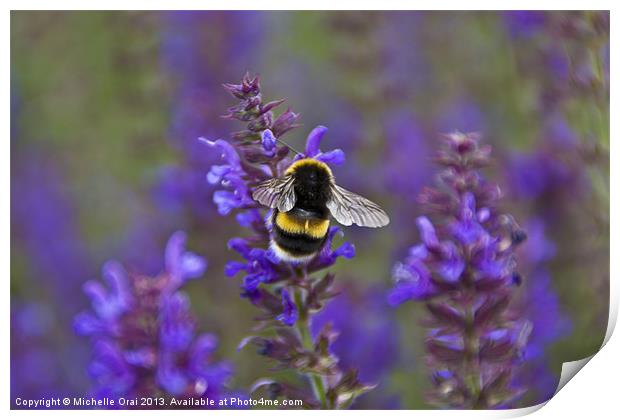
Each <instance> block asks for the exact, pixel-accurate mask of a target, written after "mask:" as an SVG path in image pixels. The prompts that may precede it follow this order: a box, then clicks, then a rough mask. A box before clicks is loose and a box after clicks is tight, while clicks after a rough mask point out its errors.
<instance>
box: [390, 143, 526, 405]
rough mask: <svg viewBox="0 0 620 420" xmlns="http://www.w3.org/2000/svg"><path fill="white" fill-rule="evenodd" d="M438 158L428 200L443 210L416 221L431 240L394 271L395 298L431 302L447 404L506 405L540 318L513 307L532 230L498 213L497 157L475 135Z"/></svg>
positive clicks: (439, 397) (434, 347)
mask: <svg viewBox="0 0 620 420" xmlns="http://www.w3.org/2000/svg"><path fill="white" fill-rule="evenodd" d="M446 140H447V141H446V145H445V147H444V148H443V149H442V150H441V151H440V153H439V154H438V156H437V159H436V160H437V162H438V163H439V164H440V165H442V166H443V170H442V172H441V173H440V174H439V180H440V186H439V188H438V189H436V190H435V189H425V190H424V191H423V192H422V194H421V195H420V202H421V203H422V204H423V205H424V206H426V207H427V208H428V209H429V211H430V212H431V213H433V214H434V215H435V216H436V219H437V222H436V223H433V222H431V221H430V220H429V219H428V218H427V217H425V216H422V217H419V218H418V220H417V223H418V228H419V231H420V237H421V239H422V243H421V244H419V245H416V246H415V247H413V248H411V250H410V252H409V256H408V257H407V258H406V259H405V261H404V263H397V264H396V266H395V268H394V280H395V281H396V286H395V288H394V289H393V291H392V293H391V294H390V295H389V297H388V300H389V302H390V303H391V304H393V305H397V304H401V303H403V302H404V301H406V300H409V299H414V300H421V301H425V302H426V307H427V309H428V313H429V318H428V321H427V322H426V323H425V325H427V326H428V327H429V330H428V333H427V340H426V351H427V356H428V363H429V366H430V367H431V369H432V370H433V384H434V389H433V392H432V394H431V395H430V396H429V402H431V403H432V404H435V405H438V406H441V407H454V408H501V407H506V406H510V405H511V404H512V403H513V402H514V401H515V400H516V399H517V398H519V397H520V395H522V393H523V390H522V389H520V388H518V387H517V386H516V382H515V380H514V376H515V373H516V372H517V371H518V366H519V365H520V364H521V363H522V361H523V353H524V349H525V346H526V344H527V340H528V336H529V334H530V331H531V328H532V326H531V324H530V323H529V322H528V321H525V320H524V318H522V317H521V316H518V314H516V313H513V311H512V310H510V309H509V303H510V301H511V299H512V297H513V295H514V285H513V277H514V275H515V274H514V273H515V262H514V256H513V252H514V249H515V247H516V245H518V243H519V242H521V241H520V240H518V241H517V240H516V238H519V239H520V238H522V237H523V236H524V235H523V234H521V233H519V231H520V228H519V227H518V226H517V225H516V223H514V222H512V220H513V219H512V217H511V216H507V215H500V214H498V213H497V209H496V208H497V199H498V198H499V190H498V187H497V186H496V185H495V184H492V183H490V182H487V181H486V180H484V178H483V177H482V175H481V174H480V172H479V170H480V168H481V167H483V166H485V165H486V164H487V163H488V161H489V158H490V148H489V147H485V146H480V145H479V143H478V138H477V136H476V135H474V134H462V133H458V132H457V133H453V134H451V135H449V136H447V139H446Z"/></svg>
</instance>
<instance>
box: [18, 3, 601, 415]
mask: <svg viewBox="0 0 620 420" xmlns="http://www.w3.org/2000/svg"><path fill="white" fill-rule="evenodd" d="M246 71H250V72H251V73H258V74H260V75H261V80H262V87H263V92H264V93H265V95H266V96H267V98H266V99H267V100H271V99H278V98H282V97H284V98H287V100H288V102H287V103H288V105H289V106H291V107H292V108H293V109H294V110H295V111H297V112H300V113H301V114H302V122H303V124H304V125H303V127H302V128H300V129H298V130H296V131H294V132H293V133H292V134H291V135H289V136H288V141H289V142H290V143H292V144H293V145H295V146H297V148H301V147H302V145H303V141H304V138H305V135H306V134H307V132H309V131H310V129H312V128H313V127H314V126H315V125H318V124H322V125H325V126H327V127H328V128H329V132H328V134H327V136H326V139H325V140H324V142H325V145H326V146H325V147H326V148H329V149H331V148H335V147H338V148H342V149H343V150H344V151H345V153H346V155H347V163H346V164H345V165H344V166H342V167H339V168H337V169H336V170H335V171H336V176H337V177H338V179H339V183H340V184H341V185H344V186H346V187H347V188H349V189H351V190H354V191H356V192H359V193H361V194H364V195H366V196H368V197H372V198H373V199H374V200H375V201H378V202H379V203H382V205H383V206H384V207H385V208H386V209H387V210H388V213H390V214H391V215H392V223H391V224H390V226H389V227H388V228H386V229H383V230H379V231H374V230H373V231H369V230H363V229H355V228H351V229H346V237H347V239H348V240H351V241H352V242H354V243H355V244H356V247H357V251H358V253H357V255H358V256H357V257H356V258H355V259H354V260H351V261H344V262H340V263H339V264H337V266H336V273H337V276H338V277H337V282H338V283H339V284H340V286H339V287H340V288H341V290H342V295H340V296H339V297H337V298H336V299H335V301H334V302H333V303H332V304H331V305H330V306H329V307H327V308H326V310H325V311H324V313H322V314H321V315H320V318H321V320H320V322H323V321H324V320H330V319H331V320H333V321H334V322H335V324H336V327H337V329H339V330H341V331H342V335H341V337H340V339H339V343H340V344H337V348H336V353H337V354H338V356H339V357H340V358H341V360H342V361H343V363H345V364H346V365H350V366H355V365H357V366H360V370H361V376H362V379H365V380H368V381H376V382H379V383H380V386H379V388H378V389H377V390H375V391H373V392H372V393H370V394H368V395H367V396H365V397H363V398H362V399H360V400H359V401H358V402H357V407H359V408H406V409H415V408H427V405H426V403H425V401H424V393H425V390H426V389H427V388H428V385H429V382H428V378H427V371H426V370H425V366H424V354H423V336H424V331H423V328H422V327H420V326H419V324H418V322H419V320H420V318H421V316H422V314H423V307H422V305H420V304H408V305H403V306H402V307H399V308H398V309H394V308H390V307H388V306H387V304H386V301H385V294H386V291H387V290H388V289H389V288H390V287H391V285H392V281H391V279H390V277H391V275H390V271H391V267H392V265H393V264H394V262H395V261H396V260H398V259H402V257H403V256H404V255H405V254H406V250H407V248H408V247H409V246H410V245H412V244H413V243H415V242H416V241H417V239H418V238H417V235H418V234H417V229H416V227H415V218H416V216H418V215H419V212H420V210H419V207H418V205H417V204H416V196H417V194H418V192H419V191H420V189H421V188H422V186H423V185H425V184H428V183H431V182H433V179H434V167H433V163H432V160H431V158H432V156H433V153H434V151H435V150H436V149H437V147H438V144H439V143H438V142H439V141H440V135H439V134H440V133H445V132H449V131H452V130H455V129H458V130H460V131H479V132H481V133H482V135H483V139H484V141H485V142H487V143H489V144H491V145H492V146H493V148H494V156H495V162H494V165H493V166H492V167H491V168H490V169H489V171H488V176H489V177H491V178H493V179H494V180H496V181H498V182H499V183H500V184H501V185H502V187H503V190H504V193H505V196H506V200H505V201H504V206H505V209H506V210H507V211H509V212H510V213H511V214H513V215H514V216H515V217H516V218H517V220H519V222H520V223H521V224H522V226H524V227H525V229H526V230H527V231H528V235H529V239H528V241H527V243H526V245H525V246H524V248H523V252H522V253H521V254H520V256H519V264H520V267H521V268H520V270H521V273H522V275H523V277H524V282H523V284H522V285H521V287H520V292H519V293H520V300H521V302H522V305H523V308H524V310H525V312H526V313H527V315H528V317H529V318H530V319H531V320H532V322H533V323H534V331H533V335H532V340H531V342H530V345H529V347H528V356H527V362H526V363H525V365H524V367H523V369H521V376H522V378H521V380H522V381H524V382H525V383H527V384H529V385H528V388H529V392H528V393H527V394H526V396H525V398H524V399H523V400H522V402H521V403H520V404H521V405H529V404H533V403H535V402H539V401H542V400H543V399H544V398H546V397H548V396H549V395H550V393H552V392H553V390H554V389H555V386H556V384H557V381H558V377H559V372H560V369H561V364H562V362H564V361H568V360H574V359H580V358H583V357H585V356H587V355H590V354H592V353H594V352H595V351H597V350H598V348H599V346H600V345H601V343H602V339H603V337H604V333H605V329H606V325H607V316H608V302H609V14H608V13H607V12H548V13H547V12H206V11H205V12H166V13H159V12H13V13H12V14H11V73H12V74H11V88H12V89H11V104H12V106H11V122H12V125H11V250H12V253H11V393H12V396H11V397H12V400H14V398H15V397H18V396H21V397H23V398H24V397H25V398H37V397H42V396H64V395H67V396H82V395H86V394H87V392H88V390H89V388H90V380H89V377H88V374H87V366H88V362H89V359H90V348H89V343H88V341H87V340H86V339H84V338H80V337H77V336H75V334H74V332H73V329H72V319H73V317H74V316H75V314H76V313H78V312H79V311H82V310H84V309H86V308H88V306H89V302H88V300H87V299H86V297H85V296H84V294H83V292H82V288H81V287H82V284H83V283H84V282H85V281H86V280H88V279H91V278H96V277H98V276H99V272H100V271H99V270H100V267H101V265H102V264H103V263H104V262H105V261H107V260H109V259H112V258H113V259H117V260H120V261H122V262H123V263H124V264H126V265H127V266H128V267H131V268H132V269H135V270H139V271H142V272H144V273H150V274H156V273H157V272H158V271H160V270H161V268H162V265H163V248H164V246H165V242H166V240H167V238H168V237H169V235H170V234H171V233H172V232H174V231H175V230H178V229H182V230H185V231H186V232H187V233H188V237H189V245H190V249H192V250H194V251H195V252H197V253H199V254H201V255H204V256H205V257H206V258H207V259H208V260H209V269H208V271H207V273H206V274H205V276H204V277H203V278H201V279H199V280H197V281H193V282H192V283H190V284H189V285H188V287H187V290H188V291H189V293H190V296H191V302H192V310H193V312H194V313H195V315H196V316H197V317H198V319H199V324H198V325H199V330H200V331H210V332H213V333H215V334H216V335H217V336H218V337H219V338H220V345H219V347H218V357H220V358H222V359H227V360H229V361H231V362H232V363H233V365H234V367H235V374H234V379H233V382H232V383H231V387H232V388H235V389H241V390H247V389H248V387H249V386H250V385H251V384H252V382H254V380H256V379H257V378H260V377H264V376H269V375H272V372H271V371H270V366H268V365H267V364H266V363H265V361H264V359H263V358H261V357H260V356H258V355H256V354H255V353H254V352H253V351H252V350H249V349H246V350H242V351H240V352H237V351H236V347H237V344H238V343H239V341H240V340H241V339H242V338H243V337H244V336H246V335H248V333H249V332H250V329H251V327H252V324H253V321H252V318H253V316H255V315H256V311H255V309H254V308H253V307H252V306H251V305H249V304H248V302H247V301H245V300H242V299H240V298H239V281H240V280H239V279H238V278H234V279H231V278H227V277H226V276H225V275H224V270H223V267H224V264H225V262H226V261H227V260H229V259H234V258H235V257H234V255H233V253H232V252H231V251H229V250H228V249H227V247H226V242H227V240H228V239H229V238H230V237H233V236H236V235H238V234H239V233H240V232H239V229H240V228H239V227H238V226H237V225H236V223H235V222H234V220H233V219H232V218H228V219H226V218H222V217H220V216H219V215H218V214H217V212H216V208H215V206H214V204H213V203H212V201H211V195H212V187H211V186H210V185H208V184H207V183H206V181H205V174H206V172H207V171H208V169H209V166H210V165H211V164H213V163H216V162H217V160H218V156H217V153H215V152H213V151H212V150H211V149H207V148H205V147H201V145H199V144H198V142H197V141H196V138H197V137H198V136H205V137H207V138H212V139H215V138H219V137H224V138H225V137H226V136H227V135H228V133H230V132H231V131H236V130H238V129H240V128H239V126H238V125H237V124H235V122H232V121H228V120H223V119H221V118H220V117H219V116H220V115H223V114H224V113H225V111H226V109H227V107H228V106H231V105H232V104H233V103H234V100H232V98H230V97H229V96H228V95H227V93H226V92H225V91H224V90H223V89H222V88H221V83H224V82H238V80H240V78H241V76H242V75H243V74H244V73H245V72H246Z"/></svg>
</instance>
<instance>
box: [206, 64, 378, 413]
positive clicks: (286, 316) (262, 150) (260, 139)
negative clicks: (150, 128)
mask: <svg viewBox="0 0 620 420" xmlns="http://www.w3.org/2000/svg"><path fill="white" fill-rule="evenodd" d="M224 88H225V89H226V90H227V91H228V92H230V94H231V95H232V96H233V97H234V98H236V99H237V100H238V101H239V102H238V103H237V105H235V106H233V107H231V108H230V109H229V110H228V114H227V115H225V117H226V118H230V119H235V120H238V121H241V122H243V123H244V124H245V125H246V128H245V129H244V130H242V131H238V132H235V133H233V134H232V138H231V139H230V140H221V139H220V140H215V141H211V140H207V139H204V138H201V139H200V140H201V141H202V142H204V143H205V144H206V145H208V146H209V147H211V148H215V149H216V150H217V151H218V152H219V153H220V154H221V157H222V160H223V164H221V165H214V166H212V168H211V170H210V171H209V173H208V174H207V180H208V182H210V183H211V184H214V185H219V186H221V187H222V189H221V190H218V191H216V192H215V193H214V196H213V201H214V203H215V204H216V205H217V208H218V211H219V213H220V214H222V215H227V214H229V213H231V212H233V211H234V212H235V213H236V214H235V217H236V220H237V222H238V223H239V224H240V225H241V226H242V227H245V228H247V229H248V230H249V232H250V233H249V234H248V236H246V237H243V238H233V239H231V240H230V241H229V242H228V247H229V248H230V249H232V250H234V251H235V252H237V253H238V254H239V255H240V256H241V258H242V261H236V260H235V261H230V262H229V263H228V264H227V265H226V274H227V275H228V276H235V275H236V274H238V273H240V272H243V273H244V278H243V284H242V293H241V296H242V297H243V298H246V299H248V300H249V301H250V302H251V303H252V304H253V305H255V306H256V307H258V308H259V309H260V310H261V315H260V316H258V317H257V319H256V320H257V325H256V328H255V330H256V331H257V334H256V335H253V336H250V337H247V338H245V339H244V340H243V341H242V343H241V344H240V346H239V347H240V349H241V348H243V347H244V346H246V345H247V344H252V345H254V346H255V347H256V349H257V352H258V353H259V354H261V355H264V356H266V357H268V358H270V359H273V360H274V361H275V362H276V363H275V366H276V368H281V369H292V370H295V371H297V372H298V373H300V374H302V375H305V376H307V377H308V379H309V382H310V385H311V389H312V392H309V391H308V390H305V389H303V388H300V387H298V386H295V385H291V384H285V383H277V382H274V381H272V380H270V379H265V380H262V379H261V380H259V381H258V382H257V383H256V386H255V387H254V388H255V389H265V390H266V391H267V392H268V393H269V395H270V396H271V397H272V398H275V397H278V396H283V397H287V398H300V397H302V399H303V400H304V401H305V404H306V406H307V407H322V408H346V407H348V406H349V405H350V404H351V403H352V402H353V400H354V399H355V398H356V397H357V396H358V395H360V394H361V393H363V392H366V391H367V390H369V389H370V388H372V387H371V386H369V385H365V384H362V383H361V382H360V381H359V379H358V377H357V373H356V371H355V370H350V371H347V372H342V371H341V370H340V369H339V368H338V359H337V358H336V356H335V355H333V354H332V353H331V351H330V347H331V343H332V342H333V341H334V340H335V339H336V337H337V335H338V334H337V333H336V332H335V331H333V330H332V329H331V326H330V325H329V324H327V325H326V326H325V327H324V328H323V329H322V330H321V331H319V332H318V334H316V335H315V336H313V335H312V334H311V332H310V323H311V319H312V316H313V314H315V313H316V312H317V311H319V310H320V309H321V308H322V307H323V306H324V305H325V303H326V302H327V301H328V300H329V299H330V298H331V297H333V296H334V295H335V292H334V291H333V289H332V285H333V280H334V277H333V275H331V274H329V273H327V274H324V275H319V276H317V275H316V273H317V272H318V271H319V270H323V269H325V268H328V267H330V266H332V265H334V264H335V263H336V260H337V259H338V257H343V258H347V259H349V258H353V256H354V255H355V248H354V246H353V245H352V244H350V243H347V242H345V243H343V244H341V245H340V246H338V247H336V248H334V247H333V246H332V243H333V240H334V238H335V237H336V235H339V234H341V231H340V230H339V229H338V228H337V227H332V228H330V230H329V233H328V238H327V241H326V245H325V247H324V248H323V250H322V251H321V253H320V254H319V255H318V256H316V257H315V258H314V259H313V260H312V261H310V262H308V263H305V264H296V263H287V262H283V261H280V260H279V259H278V258H277V257H276V256H275V255H274V254H273V253H272V251H271V250H270V249H269V240H270V228H271V227H270V226H269V224H268V223H266V222H265V221H266V220H269V217H268V215H267V216H266V215H265V214H264V213H263V212H262V211H261V208H260V205H259V204H258V203H257V202H255V201H254V200H253V199H252V195H251V194H252V190H253V188H254V187H255V186H256V185H257V184H258V183H260V182H261V181H264V180H266V179H269V178H272V177H277V176H280V175H282V174H283V173H284V171H285V170H286V168H287V167H288V166H289V165H290V164H291V163H292V162H293V160H296V159H300V158H303V157H313V158H315V159H318V160H321V161H322V162H325V163H327V164H335V165H338V164H342V163H343V162H344V153H343V152H342V150H332V151H327V152H322V151H321V150H320V149H319V144H320V141H321V138H322V137H323V136H324V134H325V132H326V131H327V128H325V127H322V126H319V127H317V128H315V129H314V130H312V131H311V133H310V134H309V136H308V139H307V142H306V147H305V149H304V151H303V153H302V152H296V155H295V156H294V157H293V158H291V157H289V147H288V146H287V145H286V143H284V142H283V141H282V140H281V138H282V136H283V135H284V134H286V133H288V132H289V131H291V130H293V129H295V128H297V127H298V126H299V125H298V123H297V122H298V120H299V114H297V113H295V112H293V111H292V110H291V109H287V110H286V111H284V112H283V113H281V114H280V115H279V116H277V117H276V116H275V115H274V110H275V109H276V108H277V107H278V106H280V105H281V104H282V103H283V102H284V101H283V100H276V101H272V102H267V103H265V102H264V101H263V97H262V91H261V88H260V83H259V79H258V77H250V76H249V75H247V74H246V76H245V77H244V78H243V80H242V81H241V83H239V84H225V85H224ZM293 151H294V150H293ZM265 330H271V331H272V332H273V333H274V334H268V332H267V331H265Z"/></svg>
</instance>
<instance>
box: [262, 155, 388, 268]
mask: <svg viewBox="0 0 620 420" xmlns="http://www.w3.org/2000/svg"><path fill="white" fill-rule="evenodd" d="M252 197H253V198H254V200H256V201H257V202H259V203H260V204H262V205H264V206H267V207H269V208H271V209H273V213H272V216H271V224H272V226H273V228H272V236H271V244H270V247H271V249H272V250H273V252H274V253H275V254H276V256H277V257H278V258H280V259H281V260H283V261H290V262H307V261H309V260H311V259H312V258H314V257H315V256H316V255H317V254H318V253H319V251H321V249H322V248H323V245H324V244H325V241H326V239H327V232H328V230H329V225H330V215H331V216H332V217H333V218H334V219H336V221H337V222H338V223H340V224H343V225H345V226H350V225H352V224H356V225H358V226H365V227H381V226H385V225H387V224H388V223H389V222H390V219H389V217H388V215H387V214H386V213H385V211H383V210H382V209H381V207H379V206H378V205H377V204H375V203H373V202H372V201H370V200H368V199H366V198H364V197H361V196H359V195H357V194H355V193H353V192H351V191H347V190H345V189H344V188H342V187H340V186H338V185H336V183H335V179H334V175H333V174H332V171H331V169H330V168H329V166H327V165H326V164H325V163H323V162H321V161H319V160H316V159H312V158H304V159H300V160H298V161H295V162H293V163H292V164H291V165H290V166H289V167H288V168H287V169H286V171H285V173H284V175H283V176H281V177H278V178H272V179H269V180H267V181H264V182H261V183H260V184H258V185H257V186H256V188H255V189H254V191H253V193H252Z"/></svg>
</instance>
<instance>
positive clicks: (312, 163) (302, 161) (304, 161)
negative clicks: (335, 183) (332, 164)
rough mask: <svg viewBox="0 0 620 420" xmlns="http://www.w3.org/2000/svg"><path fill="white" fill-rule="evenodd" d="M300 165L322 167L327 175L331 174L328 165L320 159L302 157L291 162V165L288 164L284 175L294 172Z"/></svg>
mask: <svg viewBox="0 0 620 420" xmlns="http://www.w3.org/2000/svg"><path fill="white" fill-rule="evenodd" d="M300 166H314V167H316V168H319V169H322V170H324V171H325V172H327V173H328V174H329V176H330V177H331V176H332V170H331V169H330V168H329V166H327V165H326V164H325V163H323V162H321V161H320V160H316V159H312V158H304V159H299V160H298V161H295V162H293V163H292V164H291V166H289V167H288V168H287V169H286V172H285V174H286V175H290V174H292V173H293V172H295V171H296V170H297V169H298V168H299V167H300Z"/></svg>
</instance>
